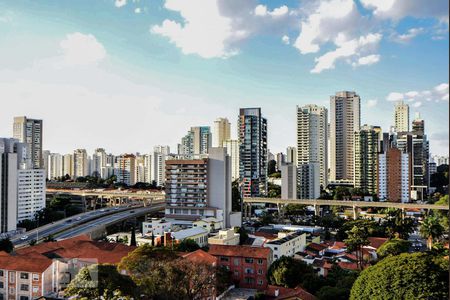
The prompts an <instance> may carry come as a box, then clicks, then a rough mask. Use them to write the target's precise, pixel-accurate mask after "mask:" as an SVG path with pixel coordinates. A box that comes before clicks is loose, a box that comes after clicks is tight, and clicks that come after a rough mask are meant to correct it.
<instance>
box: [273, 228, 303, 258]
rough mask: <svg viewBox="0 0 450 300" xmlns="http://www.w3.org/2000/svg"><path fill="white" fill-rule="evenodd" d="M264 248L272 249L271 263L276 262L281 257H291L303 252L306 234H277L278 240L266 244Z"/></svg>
mask: <svg viewBox="0 0 450 300" xmlns="http://www.w3.org/2000/svg"><path fill="white" fill-rule="evenodd" d="M264 247H267V248H270V249H272V261H276V260H277V259H279V258H281V257H282V256H288V257H289V256H290V257H292V256H294V254H295V253H297V252H300V251H304V250H305V247H306V233H304V232H291V233H289V232H279V233H278V238H276V239H274V240H271V241H268V242H266V243H265V244H264Z"/></svg>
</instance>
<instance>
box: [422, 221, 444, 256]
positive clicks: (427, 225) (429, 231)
mask: <svg viewBox="0 0 450 300" xmlns="http://www.w3.org/2000/svg"><path fill="white" fill-rule="evenodd" d="M444 230H445V229H444V227H442V225H441V223H440V220H439V218H438V217H436V216H433V215H430V216H428V217H427V218H425V220H424V221H423V223H422V225H421V226H420V234H421V235H422V237H424V238H426V239H427V247H428V249H430V250H431V248H432V247H433V242H434V241H435V240H439V239H440V238H441V237H442V235H443V234H444Z"/></svg>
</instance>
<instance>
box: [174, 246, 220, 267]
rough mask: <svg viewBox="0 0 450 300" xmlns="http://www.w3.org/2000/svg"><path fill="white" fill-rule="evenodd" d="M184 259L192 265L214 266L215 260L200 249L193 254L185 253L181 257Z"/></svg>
mask: <svg viewBox="0 0 450 300" xmlns="http://www.w3.org/2000/svg"><path fill="white" fill-rule="evenodd" d="M182 257H184V258H185V259H188V260H189V261H191V262H193V263H206V264H211V265H213V264H216V263H217V258H216V257H215V256H213V255H211V254H209V253H207V252H205V251H203V250H201V249H198V250H196V251H194V252H190V253H186V254H184V255H182Z"/></svg>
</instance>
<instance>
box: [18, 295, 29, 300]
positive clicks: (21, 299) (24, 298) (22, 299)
mask: <svg viewBox="0 0 450 300" xmlns="http://www.w3.org/2000/svg"><path fill="white" fill-rule="evenodd" d="M20 300H29V298H28V296H20Z"/></svg>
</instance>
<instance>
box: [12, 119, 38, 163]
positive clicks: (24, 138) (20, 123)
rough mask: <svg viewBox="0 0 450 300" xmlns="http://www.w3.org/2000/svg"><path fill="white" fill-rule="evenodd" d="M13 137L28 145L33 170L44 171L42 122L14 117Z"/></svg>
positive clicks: (28, 155)
mask: <svg viewBox="0 0 450 300" xmlns="http://www.w3.org/2000/svg"><path fill="white" fill-rule="evenodd" d="M13 137H14V138H15V139H17V140H18V141H19V142H21V143H25V144H27V145H28V148H27V151H28V152H27V157H28V158H29V159H31V163H32V166H33V168H35V169H43V168H44V160H43V154H42V150H43V149H42V140H43V123H42V120H37V119H29V118H27V117H25V116H23V117H14V124H13Z"/></svg>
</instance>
